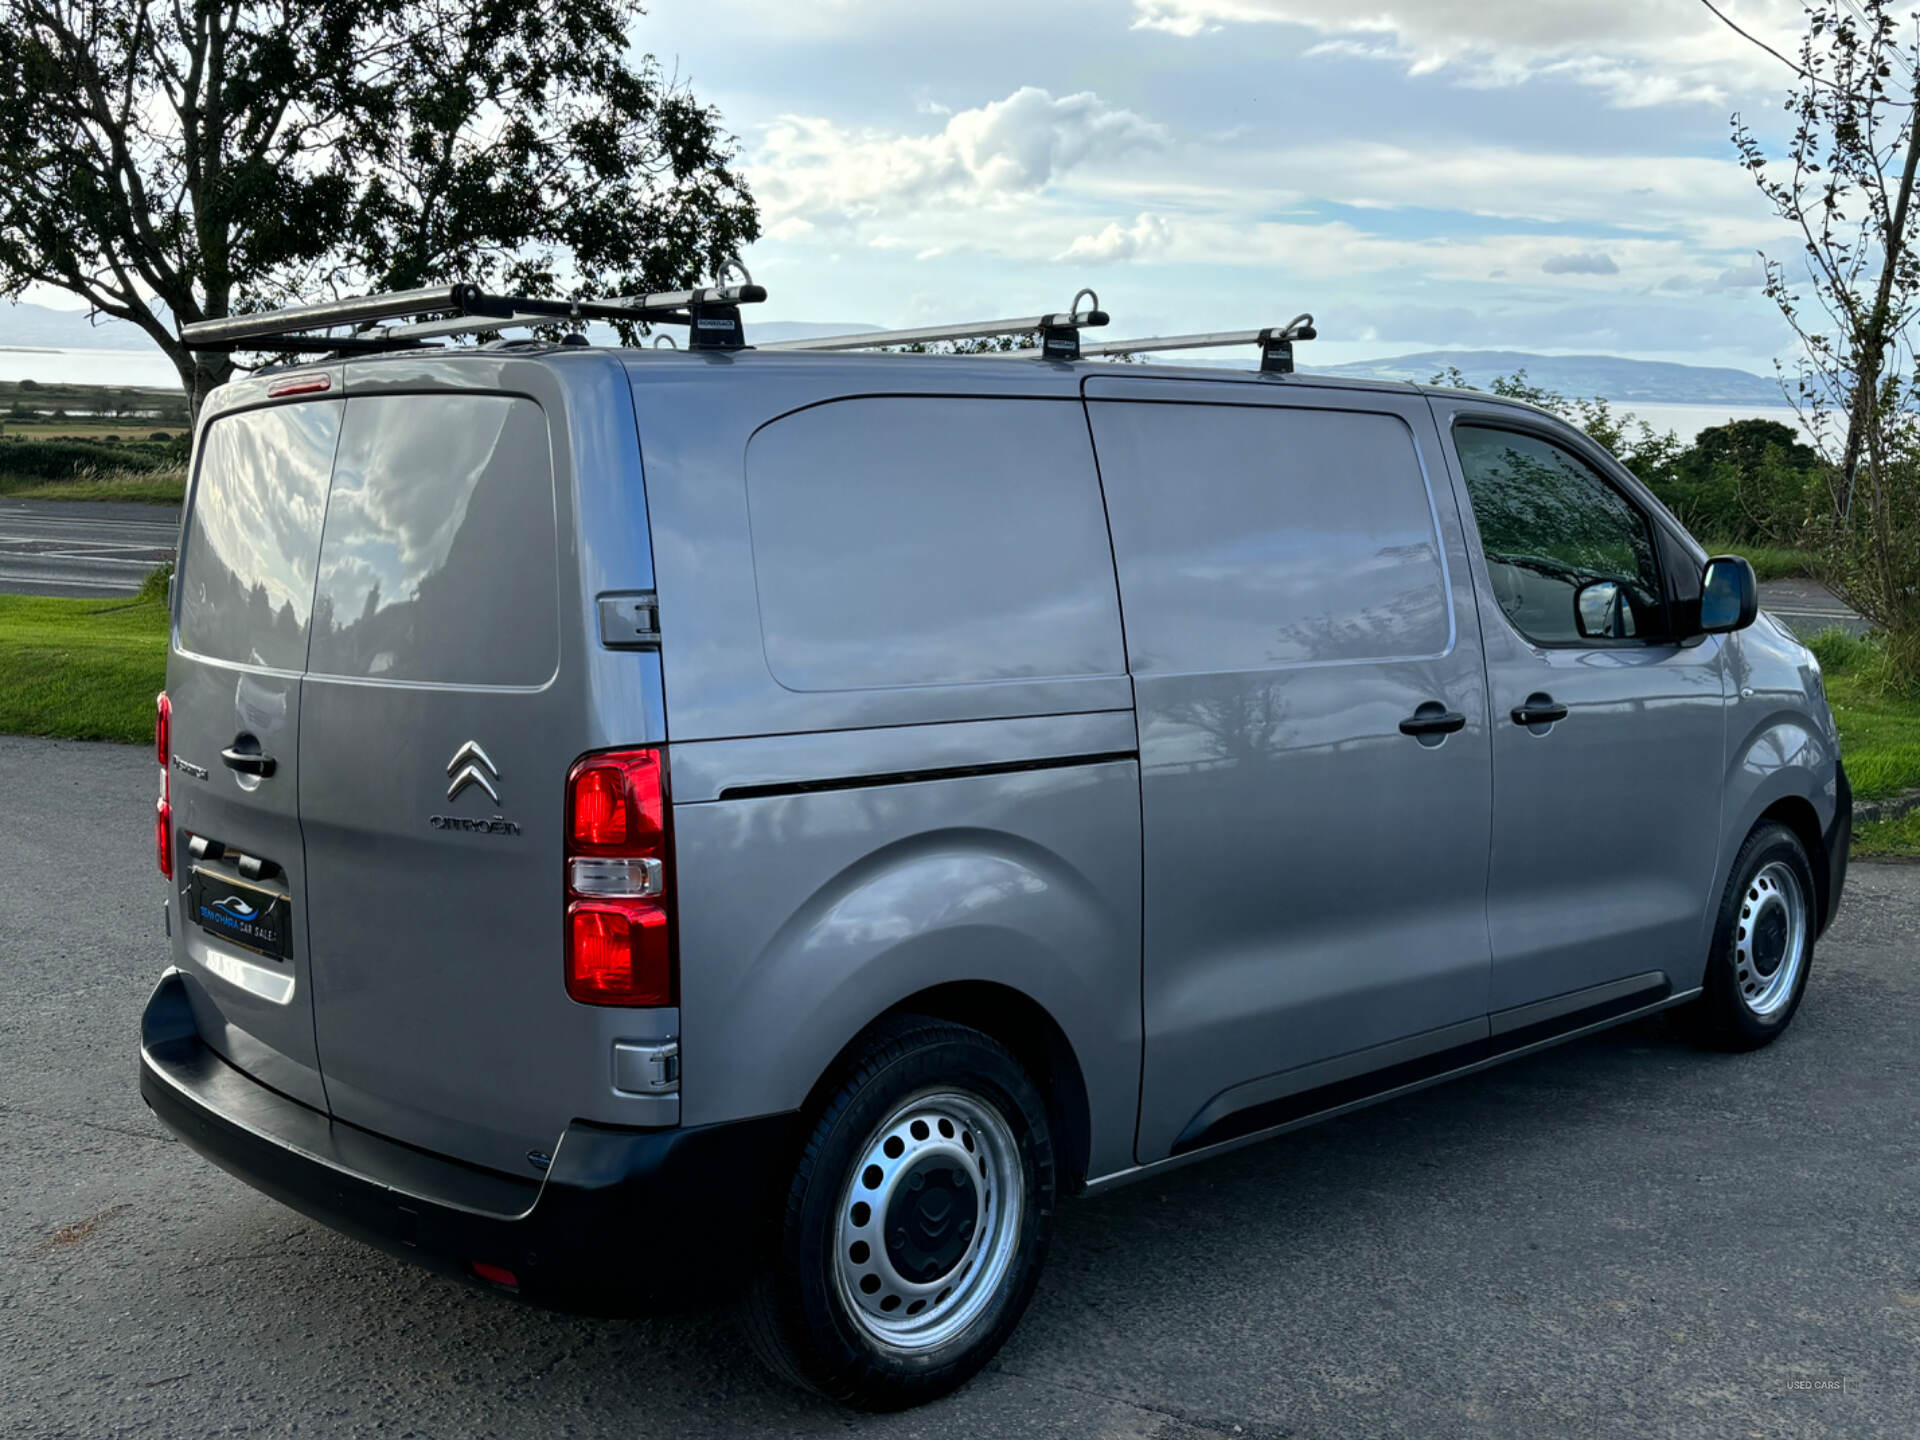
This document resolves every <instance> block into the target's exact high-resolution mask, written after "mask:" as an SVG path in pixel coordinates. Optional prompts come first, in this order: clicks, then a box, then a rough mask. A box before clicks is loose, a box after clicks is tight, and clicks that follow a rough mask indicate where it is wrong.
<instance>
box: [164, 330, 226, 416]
mask: <svg viewBox="0 0 1920 1440" xmlns="http://www.w3.org/2000/svg"><path fill="white" fill-rule="evenodd" d="M166 352H167V358H168V359H169V360H171V361H172V362H173V368H174V369H175V370H176V371H177V372H178V373H179V376H180V388H181V389H183V390H185V391H186V392H187V404H188V405H189V406H190V407H191V412H192V418H193V423H194V424H196V425H198V424H199V423H200V407H201V406H202V405H204V404H206V401H207V395H208V394H209V393H210V392H211V391H212V390H213V388H214V387H215V386H217V385H224V384H226V383H227V381H229V380H231V379H232V378H233V371H234V364H233V361H231V360H229V359H228V358H227V357H226V356H224V355H213V354H208V353H206V352H204V351H193V350H188V349H186V348H185V347H184V346H179V345H169V346H167V347H166Z"/></svg>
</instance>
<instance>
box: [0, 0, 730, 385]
mask: <svg viewBox="0 0 1920 1440" xmlns="http://www.w3.org/2000/svg"><path fill="white" fill-rule="evenodd" d="M640 13H641V11H640V9H639V7H638V5H637V4H635V3H634V0H549V3H542V4H528V3H525V0H424V3H423V0H300V3H294V0H0V94H6V95H11V96H13V97H15V98H14V99H11V100H9V101H7V102H6V104H5V105H4V106H0V292H4V293H6V294H8V295H10V296H18V295H19V293H20V292H21V291H22V290H23V289H24V288H25V287H26V286H27V285H29V284H34V283H39V284H45V285H52V286H57V287H59V288H61V289H63V290H67V291H69V292H71V293H72V294H74V295H77V296H79V297H80V298H81V299H83V300H85V301H86V302H87V303H88V304H89V305H90V306H92V307H93V309H94V311H95V312H96V313H99V314H105V315H111V316H114V317H115V318H117V319H121V320H128V321H131V322H132V323H133V324H135V325H138V326H139V327H140V328H141V329H142V330H144V331H145V332H146V333H147V334H148V335H149V336H150V337H152V339H153V341H154V343H155V344H157V345H158V346H159V347H160V348H161V349H162V350H164V351H165V352H166V354H167V356H168V358H169V359H170V360H172V361H173V363H174V366H175V368H176V369H178V371H179V372H180V378H181V382H182V384H183V385H184V386H185V387H186V389H187V392H188V394H189V395H190V396H191V397H192V399H193V402H194V407H195V409H196V411H197V410H198V407H199V402H200V399H201V397H202V396H204V395H205V393H206V392H207V391H208V390H209V389H210V388H212V386H214V385H216V384H218V383H220V382H221V381H223V380H224V379H226V378H227V376H228V375H229V374H231V372H232V368H233V367H232V364H231V362H229V361H228V360H227V359H226V358H225V357H222V356H213V355H207V354H204V353H203V354H198V355H196V354H193V353H190V352H189V351H188V350H187V349H186V348H185V347H184V346H183V345H182V344H181V343H180V340H179V327H180V326H181V325H182V324H185V323H187V322H190V321H195V320H202V319H217V318H221V317H224V316H227V315H230V314H236V313H242V312H244V311H247V310H250V309H258V308H262V307H267V306H271V305H275V304H282V303H290V302H298V301H310V300H313V299H317V298H321V297H322V296H325V295H340V294H351V293H357V292H359V291H362V290H367V289H408V288H412V287H415V286H420V285H427V284H435V283H446V282H449V281H453V280H474V281H477V282H479V283H481V284H483V285H489V286H493V287H496V288H501V289H507V290H511V291H514V292H516V293H529V294H552V293H556V292H566V293H592V294H613V293H631V292H638V291H645V290H664V289H675V288H682V287H684V286H686V285H688V284H690V283H692V282H693V281H694V280H696V279H697V278H698V277H699V276H700V275H703V274H712V273H713V272H714V271H715V270H716V269H717V267H718V266H719V264H720V263H721V262H722V261H724V260H727V259H729V258H731V257H733V256H734V255H736V254H737V253H738V251H739V249H740V248H741V246H743V245H744V244H746V243H747V242H748V241H750V240H752V239H754V238H755V237H756V236H757V234H758V233H759V231H758V221H757V218H756V210H755V206H754V203H753V199H752V197H751V195H750V194H749V193H748V191H747V188H746V186H745V184H744V182H743V181H742V180H741V178H740V177H739V176H738V175H737V174H736V173H735V171H734V170H733V168H732V165H733V159H734V145H733V141H732V139H731V137H730V136H728V135H727V134H726V133H725V132H724V131H723V130H722V129H721V127H720V121H719V116H718V115H717V114H716V113H715V112H714V111H713V110H712V109H710V108H707V107H704V106H702V105H700V104H699V103H698V102H697V101H696V100H695V99H694V98H693V96H692V95H691V94H690V93H689V92H688V91H687V89H686V88H685V87H684V86H682V85H680V84H678V83H677V82H675V81H673V80H671V79H669V78H667V77H663V76H662V74H661V72H660V70H659V67H658V66H657V65H656V64H655V62H654V61H653V60H652V59H651V57H645V56H642V57H639V58H637V59H630V58H629V57H628V54H627V46H628V40H627V29H628V27H629V25H630V24H631V23H632V22H633V21H634V20H635V19H636V18H637V17H638V16H639V15H640ZM629 338H631V335H629Z"/></svg>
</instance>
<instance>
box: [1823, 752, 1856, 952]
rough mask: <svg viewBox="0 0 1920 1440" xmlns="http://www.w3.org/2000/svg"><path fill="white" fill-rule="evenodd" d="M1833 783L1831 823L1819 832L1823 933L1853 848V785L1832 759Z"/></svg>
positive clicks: (1844, 881) (1843, 885) (1835, 910)
mask: <svg viewBox="0 0 1920 1440" xmlns="http://www.w3.org/2000/svg"><path fill="white" fill-rule="evenodd" d="M1834 770H1835V772H1836V780H1837V784H1836V786H1835V789H1836V792H1837V793H1836V796H1835V804H1834V807H1833V824H1832V825H1830V826H1828V827H1827V833H1826V834H1825V835H1823V836H1821V837H1820V838H1821V848H1822V849H1823V850H1825V851H1826V857H1827V875H1826V880H1827V891H1826V895H1825V897H1824V898H1825V900H1826V904H1825V906H1823V907H1822V909H1821V913H1820V933H1821V934H1823V935H1824V934H1825V933H1826V929H1827V926H1829V925H1831V924H1832V923H1833V917H1834V916H1835V915H1836V914H1838V913H1839V910H1840V892H1841V891H1842V890H1844V889H1846V887H1847V861H1848V859H1849V858H1850V857H1851V855H1852V851H1853V785H1852V783H1851V782H1850V781H1849V780H1848V779H1847V767H1846V766H1845V765H1842V764H1840V763H1839V762H1837V761H1836V762H1835V764H1834Z"/></svg>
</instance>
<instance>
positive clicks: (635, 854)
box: [567, 750, 674, 1005]
mask: <svg viewBox="0 0 1920 1440" xmlns="http://www.w3.org/2000/svg"><path fill="white" fill-rule="evenodd" d="M671 875H672V865H671V862H670V859H669V856H668V853H667V771H666V757H665V756H664V755H663V754H662V753H661V752H660V751H658V750H610V751H606V752H604V753H602V754H598V755H589V756H587V757H586V758H585V759H583V760H581V761H580V762H579V763H578V764H576V765H575V766H574V767H573V771H572V773H571V774H569V775H568V777H567V994H569V995H571V996H572V997H573V998H574V999H575V1000H578V1001H579V1002H580V1003H581V1004H583V1005H671V1004H673V1003H674V961H673V895H672V890H673V887H672V882H671Z"/></svg>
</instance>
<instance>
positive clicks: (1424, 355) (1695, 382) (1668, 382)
mask: <svg viewBox="0 0 1920 1440" xmlns="http://www.w3.org/2000/svg"><path fill="white" fill-rule="evenodd" d="M1450 365H1452V366H1457V367H1458V368H1459V370H1460V373H1461V374H1462V375H1464V376H1465V377H1466V379H1467V383H1468V384H1469V385H1473V386H1475V387H1477V388H1479V389H1482V390H1484V389H1487V388H1488V387H1489V386H1490V385H1491V384H1492V382H1493V380H1494V378H1495V377H1496V376H1501V375H1512V374H1514V373H1515V372H1516V371H1520V370H1524V371H1526V372H1527V381H1528V383H1529V384H1533V385H1538V386H1540V387H1541V388H1542V389H1545V390H1557V391H1558V392H1559V393H1561V394H1562V395H1570V396H1577V397H1580V398H1583V399H1587V398H1595V397H1597V398H1600V399H1604V400H1610V401H1613V402H1614V403H1615V404H1628V403H1631V402H1635V401H1639V402H1641V403H1645V404H1666V405H1784V404H1785V403H1786V402H1785V400H1784V398H1783V397H1782V396H1781V394H1780V386H1779V384H1778V382H1777V381H1774V380H1771V379H1768V378H1766V377H1764V376H1760V375H1754V374H1751V373H1750V372H1748V371H1745V370H1725V369H1719V368H1716V367H1709V366H1704V365H1675V364H1670V363H1668V362H1666V361H1661V360H1622V359H1620V358H1619V357H1617V356H1613V355H1530V354H1527V353H1526V352H1525V351H1521V350H1426V351H1422V352H1421V353H1419V354H1417V355H1397V356H1395V357H1393V358H1392V359H1388V360H1361V361H1356V362H1354V363H1352V364H1348V365H1312V364H1305V365H1302V366H1301V367H1300V368H1301V369H1302V370H1311V371H1314V372H1316V373H1318V374H1322V375H1350V376H1354V377H1356V378H1358V379H1364V380H1412V381H1414V382H1416V383H1420V384H1424V383H1426V382H1427V381H1429V380H1431V379H1432V378H1433V377H1434V376H1435V375H1437V374H1439V373H1440V372H1441V371H1443V370H1445V369H1446V368H1447V367H1448V366H1450Z"/></svg>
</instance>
